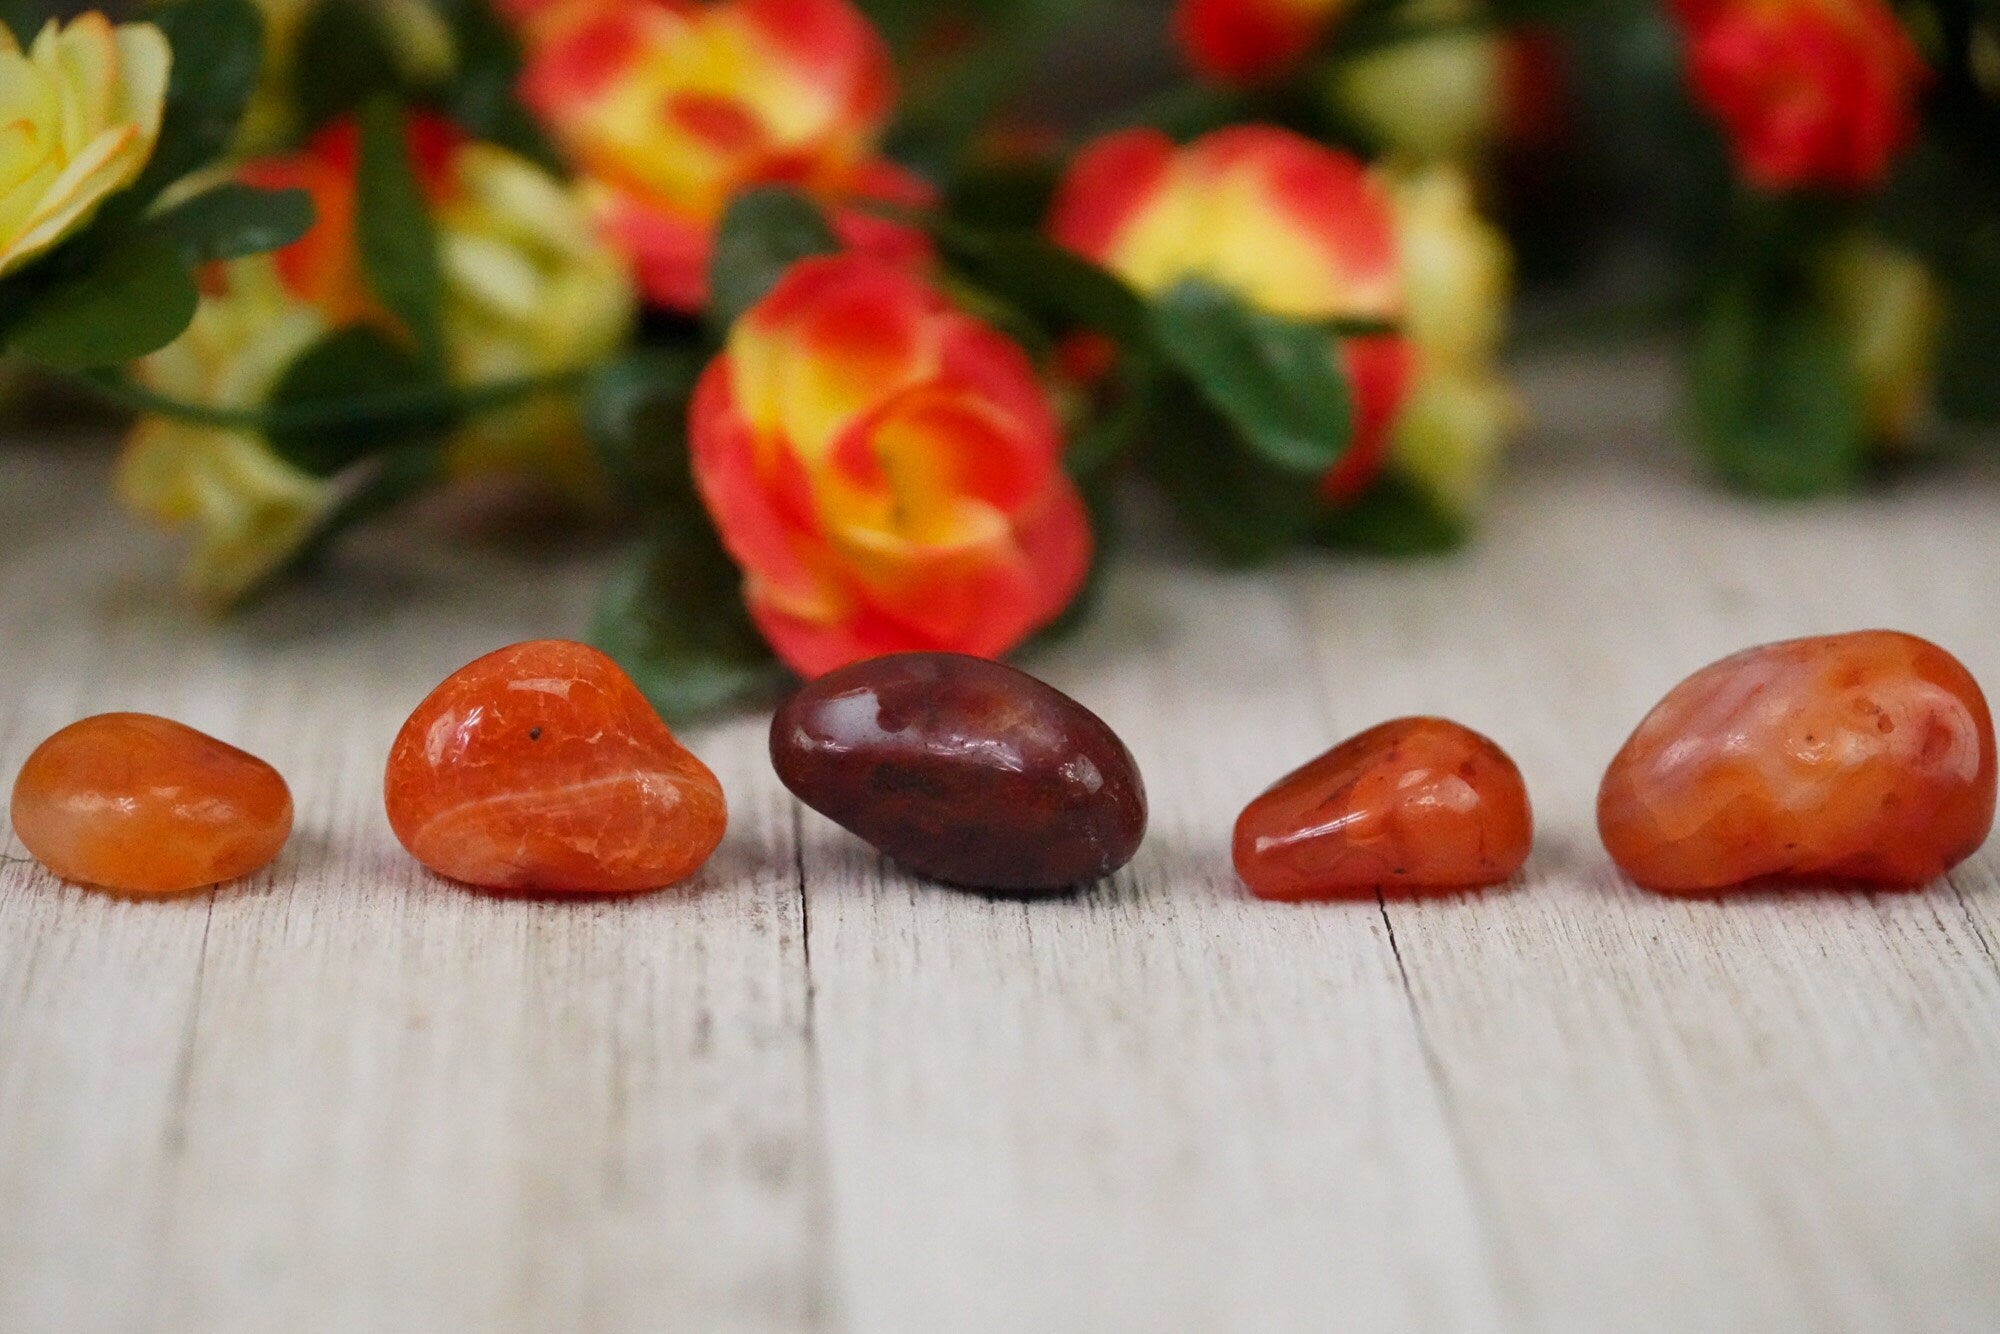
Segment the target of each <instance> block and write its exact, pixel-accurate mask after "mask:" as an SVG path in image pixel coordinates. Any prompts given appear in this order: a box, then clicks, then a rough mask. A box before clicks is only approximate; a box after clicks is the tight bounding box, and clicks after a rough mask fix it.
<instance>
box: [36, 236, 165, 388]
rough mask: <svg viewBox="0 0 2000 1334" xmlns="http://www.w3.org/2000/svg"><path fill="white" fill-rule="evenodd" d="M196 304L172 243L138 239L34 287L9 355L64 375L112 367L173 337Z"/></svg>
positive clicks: (142, 353) (130, 240) (144, 353)
mask: <svg viewBox="0 0 2000 1334" xmlns="http://www.w3.org/2000/svg"><path fill="white" fill-rule="evenodd" d="M200 299H201V294H200V292H199V291H197V290H196V288H195V285H194V277H193V275H192V274H190V273H189V272H188V268H187V265H186V264H184V263H182V261H181V257H180V254H179V252H178V251H177V250H176V249H175V247H174V245H173V243H172V242H171V241H169V240H168V239H167V238H165V237H163V236H152V235H145V234H141V235H137V236H133V237H130V238H129V239H127V240H124V241H122V242H121V243H120V244H118V245H116V246H113V247H111V248H110V249H108V250H106V251H104V252H103V253H102V254H101V255H99V256H98V258H97V262H96V263H95V264H93V265H92V266H91V267H89V268H87V269H85V270H83V271H82V272H80V273H75V274H71V275H67V276H64V277H62V278H60V279H58V280H57V281H55V282H54V283H52V284H50V285H48V286H44V287H41V288H40V289H39V290H37V291H36V292H35V293H34V295H33V296H31V297H30V298H29V299H28V302H27V304H26V306H25V307H24V308H23V309H22V311H21V313H20V314H19V315H17V316H15V317H13V318H12V319H11V320H10V321H9V323H8V326H7V329H6V334H5V341H6V345H7V348H8V350H9V351H12V352H16V353H19V354H20V355H21V356H24V357H27V358H29V359H30V360H33V361H39V362H42V363H43V364H45V365H49V366H56V367H60V368H63V369H66V370H88V369H90V368H92V367H97V366H113V365H117V364H118V363H120V362H124V361H130V360H132V359H133V358H134V357H142V356H145V355H146V354H147V353H148V352H154V351H157V350H159V349H160V348H162V347H165V346H166V345H167V344H168V343H171V342H172V341H173V340H174V339H176V338H178V337H179V336H180V334H181V331H182V330H184V329H186V328H187V326H188V323H189V321H191V320H193V319H194V312H195V307H196V305H197V304H199V302H200Z"/></svg>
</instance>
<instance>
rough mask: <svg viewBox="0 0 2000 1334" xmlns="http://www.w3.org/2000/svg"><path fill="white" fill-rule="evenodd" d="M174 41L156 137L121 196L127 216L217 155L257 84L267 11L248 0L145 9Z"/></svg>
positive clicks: (180, 1) (192, 0)
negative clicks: (134, 180)
mask: <svg viewBox="0 0 2000 1334" xmlns="http://www.w3.org/2000/svg"><path fill="white" fill-rule="evenodd" d="M147 18H148V19H150V20H151V21H152V22H153V23H156V24H158V25H159V28H160V31H162V32H163V33H165V34H166V37H167V42H168V44H169V45H170V46H172V48H173V52H174V64H173V72H172V74H171V75H170V76H169V78H168V82H167V103H166V108H165V111H164V113H163V115H162V117H161V120H160V139H159V143H158V144H157V145H156V146H155V147H154V149H153V156H152V159H151V160H150V161H149V162H148V163H147V164H146V169H145V171H144V172H142V173H141V174H140V177H139V180H138V182H137V183H136V184H134V185H133V187H132V189H131V190H129V191H127V192H126V194H125V196H124V197H123V198H122V199H121V200H119V201H118V205H117V210H116V216H120V217H130V216H131V215H133V214H136V213H137V212H139V211H141V210H143V209H144V208H145V207H146V205H148V204H150V203H152V201H153V200H154V198H155V197H157V196H158V195H159V193H160V191H162V190H164V189H166V187H168V186H169V185H172V184H173V183H174V182H175V181H178V180H179V179H181V178H182V177H183V176H186V175H187V174H188V173H189V172H191V171H194V170H196V169H197V168H200V167H205V166H207V165H208V164H209V163H211V162H213V161H215V159H216V158H218V157H219V156H221V155H222V153H223V152H224V150H226V149H227V148H228V147H229V144H230V141H231V140H232V139H233V138H234V137H235V135H236V127H237V125H238V124H239V123H240V122H241V121H242V119H243V109H244V108H245V107H246V106H248V105H249V103H250V95H251V94H252V93H253V92H255V91H256V88H257V72H258V69H259V68H260V66H261V65H262V64H263V59H264V19H263V15H262V14H260V13H259V12H258V10H257V7H256V6H255V5H253V4H252V3H250V0H176V2H175V3H173V4H168V5H161V6H159V7H158V8H156V9H153V10H150V11H149V12H148V13H147Z"/></svg>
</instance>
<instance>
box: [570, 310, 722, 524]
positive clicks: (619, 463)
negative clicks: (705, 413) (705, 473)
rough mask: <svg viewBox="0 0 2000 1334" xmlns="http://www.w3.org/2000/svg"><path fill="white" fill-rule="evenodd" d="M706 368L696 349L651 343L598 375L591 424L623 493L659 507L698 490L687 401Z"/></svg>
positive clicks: (588, 406)
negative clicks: (691, 460) (690, 452)
mask: <svg viewBox="0 0 2000 1334" xmlns="http://www.w3.org/2000/svg"><path fill="white" fill-rule="evenodd" d="M700 370H701V365H700V362H699V360H698V358H696V356H695V355H694V354H693V352H692V351H691V350H689V349H685V348H649V349H645V350H642V351H639V352H635V353H633V354H632V355H631V356H628V357H625V358H623V359H622V360H619V361H615V362H613V363H612V364H611V365H609V366H606V367H605V368H604V369H603V370H601V371H599V372H598V373H597V374H596V375H595V376H593V377H592V378H591V384H590V390H589V393H588V395H587V397H586V398H585V400H584V421H585V424H586V426H587V428H588V430H589V432H590V439H591V442H592V444H594V445H595V446H596V447H597V456H598V458H599V459H601V460H602V461H603V463H604V467H605V471H606V472H608V473H609V474H610V475H611V479H612V482H613V484H614V485H615V486H616V488H617V492H618V494H619V496H620V497H622V498H624V499H625V500H626V501H628V502H629V503H631V504H633V505H634V506H637V507H638V508H641V509H644V510H648V511H657V510H660V509H663V508H667V507H671V506H674V505H680V504H685V503H686V502H687V501H688V500H690V499H691V498H692V497H693V495H694V479H693V477H692V476H691V475H690V473H689V465H688V447H687V413H688V400H689V399H690V398H691V397H693V394H694V386H695V379H696V377H697V376H698V375H699V374H700Z"/></svg>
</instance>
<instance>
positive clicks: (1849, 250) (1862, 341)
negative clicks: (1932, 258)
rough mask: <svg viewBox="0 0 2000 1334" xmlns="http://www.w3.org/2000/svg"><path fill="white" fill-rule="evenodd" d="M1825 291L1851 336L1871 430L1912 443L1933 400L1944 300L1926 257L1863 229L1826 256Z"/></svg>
mask: <svg viewBox="0 0 2000 1334" xmlns="http://www.w3.org/2000/svg"><path fill="white" fill-rule="evenodd" d="M1819 279H1820V291H1821V296H1822V299H1823V300H1825V302H1826V304H1827V309H1828V310H1829V311H1830V312H1831V313H1832V315H1833V320H1834V324H1835V326H1836V327H1837V328H1838V329H1839V330H1840V332H1841V334H1842V336H1843V338H1844V339H1845V340H1846V343H1847V348H1848V357H1849V363H1850V364H1851V365H1852V366H1853V368H1854V373H1855V377H1856V380H1857V382H1858V383H1859V385H1860V389H1861V403H1862V410H1863V412H1864V413H1866V415H1867V421H1868V430H1869V433H1870V435H1871V436H1872V437H1873V438H1874V439H1875V440H1876V441H1877V442H1879V443H1881V444H1884V445H1889V446H1896V445H1901V444H1905V443H1907V442H1908V440H1909V438H1910V436H1911V435H1912V434H1914V432H1915V431H1916V428H1917V426H1918V425H1919V424H1920V422H1921V421H1922V419H1923V414H1924V409H1925V408H1926V407H1927V406H1928V405H1929V402H1930V394H1931V384H1932V377H1933V374H1934V372H1935V369H1936V362H1937V345H1938V330H1939V326H1940V324H1941V323H1942V322H1943V319H1944V298H1943V297H1942V296H1941V295H1940V294H1939V291H1938V284H1937V280H1936V279H1935V278H1933V277H1932V276H1931V273H1930V270H1929V269H1927V268H1925V267H1924V264H1923V261H1922V260H1920V259H1918V258H1917V257H1916V256H1915V255H1912V254H1910V253H1909V252H1908V251H1905V250H1900V249H1898V248H1897V247H1895V246H1893V245H1890V244H1889V243H1888V242H1886V241H1883V240H1881V239H1879V238H1877V237H1873V236H1868V235H1865V234H1861V233H1856V234H1854V235H1851V236H1849V237H1847V238H1845V239H1843V240H1842V241H1840V242H1839V243H1837V244H1836V245H1835V246H1834V247H1833V249H1832V251H1831V252H1830V253H1829V254H1828V255H1827V257H1826V259H1825V260H1824V261H1823V266H1822V268H1821V270H1820V275H1819Z"/></svg>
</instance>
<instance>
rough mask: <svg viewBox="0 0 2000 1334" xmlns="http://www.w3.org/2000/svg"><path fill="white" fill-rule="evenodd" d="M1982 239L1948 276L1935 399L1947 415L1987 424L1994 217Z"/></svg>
mask: <svg viewBox="0 0 2000 1334" xmlns="http://www.w3.org/2000/svg"><path fill="white" fill-rule="evenodd" d="M1983 242H1984V244H1983V245H1979V246H1977V247H1976V248H1973V250H1972V253H1971V254H1969V255H1968V256H1967V257H1966V260H1965V262H1964V263H1963V264H1961V265H1960V266H1959V267H1958V268H1957V269H1955V270H1954V271H1953V272H1952V273H1951V274H1950V275H1948V276H1949V278H1950V280H1951V282H1950V293H1949V298H1948V300H1949V305H1948V310H1947V317H1946V322H1945V329H1944V349H1943V355H1942V359H1941V360H1942V364H1941V365H1940V366H1939V368H1938V402H1939V406H1940V407H1941V408H1942V409H1943V410H1944V412H1945V414H1946V415H1947V416H1951V417H1955V418H1957V419H1959V420H1961V421H1968V422H1976V423H1980V424H1982V425H1992V424H1995V423H2000V221H1995V222H1993V223H1990V224H1989V225H1988V226H1987V227H1986V229H1985V232H1984V236H1983Z"/></svg>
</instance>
